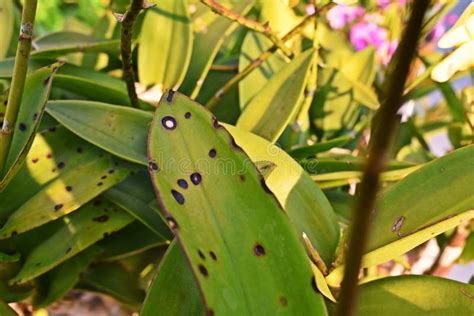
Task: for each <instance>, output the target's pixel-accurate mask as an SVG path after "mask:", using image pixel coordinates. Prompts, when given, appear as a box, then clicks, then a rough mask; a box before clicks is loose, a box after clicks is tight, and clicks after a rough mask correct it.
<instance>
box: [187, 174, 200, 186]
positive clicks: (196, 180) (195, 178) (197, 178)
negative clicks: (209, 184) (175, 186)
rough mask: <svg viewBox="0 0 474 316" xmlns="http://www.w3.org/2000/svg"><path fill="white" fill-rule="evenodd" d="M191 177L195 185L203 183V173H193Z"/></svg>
mask: <svg viewBox="0 0 474 316" xmlns="http://www.w3.org/2000/svg"><path fill="white" fill-rule="evenodd" d="M190 178H191V182H192V183H193V184H194V185H198V184H199V183H201V180H202V177H201V174H199V172H195V173H193V174H192V175H191V177H190Z"/></svg>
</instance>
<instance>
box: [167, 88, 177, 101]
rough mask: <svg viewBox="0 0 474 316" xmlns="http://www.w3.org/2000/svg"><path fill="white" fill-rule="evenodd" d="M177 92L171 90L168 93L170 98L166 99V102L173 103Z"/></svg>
mask: <svg viewBox="0 0 474 316" xmlns="http://www.w3.org/2000/svg"><path fill="white" fill-rule="evenodd" d="M175 92H176V91H174V90H171V89H170V90H169V91H168V96H167V97H166V101H167V102H168V103H171V102H173V97H174V94H175Z"/></svg>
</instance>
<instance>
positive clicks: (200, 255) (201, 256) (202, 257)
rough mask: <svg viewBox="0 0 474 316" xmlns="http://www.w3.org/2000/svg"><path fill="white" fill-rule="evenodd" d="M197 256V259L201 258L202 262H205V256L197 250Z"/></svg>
mask: <svg viewBox="0 0 474 316" xmlns="http://www.w3.org/2000/svg"><path fill="white" fill-rule="evenodd" d="M198 255H199V258H201V259H202V260H206V256H204V254H203V253H202V251H201V250H198Z"/></svg>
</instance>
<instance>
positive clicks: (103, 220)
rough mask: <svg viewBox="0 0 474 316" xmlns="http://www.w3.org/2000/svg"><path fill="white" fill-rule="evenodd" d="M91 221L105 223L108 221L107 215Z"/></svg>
mask: <svg viewBox="0 0 474 316" xmlns="http://www.w3.org/2000/svg"><path fill="white" fill-rule="evenodd" d="M92 220H93V221H94V222H98V223H105V222H107V221H108V220H109V216H108V215H101V216H97V217H94V218H93V219H92Z"/></svg>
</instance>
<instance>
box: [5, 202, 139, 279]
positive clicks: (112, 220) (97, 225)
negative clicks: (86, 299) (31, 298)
mask: <svg viewBox="0 0 474 316" xmlns="http://www.w3.org/2000/svg"><path fill="white" fill-rule="evenodd" d="M132 220H133V218H132V217H131V216H130V215H128V213H127V212H124V211H123V210H121V209H119V208H117V207H115V206H114V205H112V204H111V203H108V202H105V201H101V200H95V201H94V202H90V203H88V204H86V205H85V206H83V207H82V208H81V209H79V210H78V211H77V212H74V213H73V214H71V215H68V216H65V217H64V218H62V219H60V221H62V225H61V226H62V227H61V228H60V229H59V230H57V231H56V232H55V233H54V234H53V235H52V236H49V237H48V238H47V239H46V240H45V241H43V242H42V243H41V244H39V245H38V246H37V247H36V248H35V249H34V250H33V251H31V253H30V254H29V255H28V256H27V257H26V260H25V264H24V265H23V267H22V269H21V270H20V272H19V273H18V275H17V276H16V277H15V278H14V279H13V280H11V282H12V283H24V282H26V281H28V280H31V279H33V278H35V277H37V276H39V275H41V274H44V273H45V272H47V271H49V270H51V269H52V268H54V267H56V266H58V265H59V264H60V263H62V262H64V261H66V260H67V259H69V258H72V257H73V256H74V255H76V254H77V253H79V252H81V251H82V250H84V249H87V248H88V247H89V246H91V245H93V244H94V243H96V242H97V241H98V240H101V239H102V238H104V236H106V235H107V234H110V233H112V232H114V231H117V230H119V229H121V228H122V227H124V226H126V225H127V224H129V223H130V222H132Z"/></svg>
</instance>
